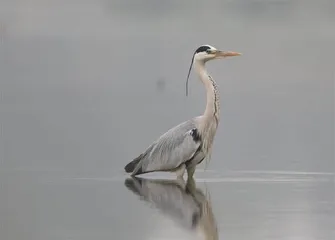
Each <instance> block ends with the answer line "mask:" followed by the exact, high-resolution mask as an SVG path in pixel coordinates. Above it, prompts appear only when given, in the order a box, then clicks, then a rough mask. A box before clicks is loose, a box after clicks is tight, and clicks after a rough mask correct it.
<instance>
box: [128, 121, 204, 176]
mask: <svg viewBox="0 0 335 240" xmlns="http://www.w3.org/2000/svg"><path fill="white" fill-rule="evenodd" d="M200 144H201V141H200V135H199V132H198V131H197V128H196V124H195V119H192V120H189V121H186V122H183V123H181V124H179V125H177V126H176V127H174V128H172V129H170V130H169V131H168V132H166V133H165V134H163V135H162V136H161V137H160V138H159V139H158V140H157V141H156V142H154V143H153V144H152V145H151V146H150V147H149V148H148V149H147V151H146V152H145V153H144V154H142V157H141V160H140V161H139V163H138V165H137V166H136V168H135V170H134V172H133V174H134V175H135V174H140V173H145V172H152V171H169V170H173V169H175V168H177V167H179V166H180V165H181V164H182V163H184V162H186V161H187V160H189V159H191V158H192V157H193V156H194V154H195V153H196V152H197V150H198V149H199V147H200Z"/></svg>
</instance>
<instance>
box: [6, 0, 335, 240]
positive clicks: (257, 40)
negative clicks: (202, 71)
mask: <svg viewBox="0 0 335 240" xmlns="http://www.w3.org/2000/svg"><path fill="white" fill-rule="evenodd" d="M334 13H335V2H334V1H333V0H328V1H327V0H320V1H316V0H234V1H228V0H225V1H219V0H216V1H214V0H208V1H193V0H192V1H191V0H188V1H177V0H173V1H157V0H145V1H144V0H143V1H130V0H118V1H116V0H115V1H112V0H97V1H92V0H21V1H19V0H0V41H1V42H0V122H1V137H0V159H1V161H0V229H1V230H0V238H1V239H4V240H12V239H13V240H18V239H34V240H38V239H51V240H52V239H57V240H59V239H67V240H70V239H71V240H74V239H80V240H84V239H134V238H135V237H136V239H159V238H158V237H157V236H156V237H155V238H153V237H152V235H153V234H155V233H156V234H158V233H157V232H159V231H161V232H162V233H164V234H163V235H165V234H166V235H167V234H168V233H171V232H174V228H173V227H172V226H171V224H170V225H169V224H168V222H166V221H163V220H164V219H163V217H162V216H160V215H157V214H156V213H155V212H154V211H153V210H151V209H149V208H147V207H146V205H144V204H143V203H142V202H141V201H139V200H138V199H137V198H136V197H135V196H134V195H131V193H130V192H129V191H127V190H126V188H125V187H124V186H123V181H124V178H125V174H124V172H123V167H124V165H125V164H126V163H127V162H128V161H130V160H131V159H133V158H134V157H136V156H137V155H138V154H140V153H141V152H142V151H143V150H144V149H145V148H146V147H148V145H149V144H150V143H151V142H152V141H154V140H155V139H156V138H157V137H158V136H159V135H160V134H162V133H164V132H165V131H166V130H168V129H169V128H170V127H172V126H174V125H176V124H178V123H180V122H182V121H184V120H187V119H189V118H191V117H194V116H197V115H199V114H202V112H203V110H204V107H205V91H204V89H203V86H202V85H201V83H200V81H199V80H198V79H197V78H196V76H195V74H194V73H192V74H191V79H190V89H189V90H190V95H189V97H185V80H186V75H187V71H188V67H189V64H190V61H191V57H192V53H193V52H194V50H195V49H196V48H197V47H198V46H199V45H201V44H211V45H213V46H215V47H217V48H220V49H223V50H232V51H239V52H242V53H243V56H241V57H236V58H232V59H226V60H222V61H214V62H210V63H209V64H208V69H209V72H210V74H211V75H212V77H213V78H214V79H215V80H216V81H217V83H218V84H219V90H220V93H221V97H220V98H221V114H222V117H221V123H220V127H219V129H218V132H217V135H216V139H215V143H214V148H213V155H212V161H211V162H210V164H209V166H208V170H210V171H208V172H205V173H204V174H205V175H208V176H209V180H211V179H220V177H222V176H224V177H223V181H222V182H220V181H218V182H213V183H209V184H208V185H209V187H210V188H211V196H212V204H213V208H214V215H215V217H216V219H217V222H218V229H219V231H220V234H219V235H220V236H221V239H222V238H224V239H239V240H240V239H249V240H253V239H257V240H260V239H276V240H277V239H304V240H312V239H313V240H314V239H318V240H330V239H334V237H333V236H334V234H335V232H334V226H333V222H334V182H333V178H334V78H335V46H334V43H335V14H334ZM231 170H233V171H254V172H253V173H252V174H254V175H252V176H253V177H254V178H252V177H250V176H249V175H243V174H242V173H236V172H233V173H232V176H233V177H232V178H229V176H230V175H229V174H231V172H232V171H231ZM262 171H264V175H266V176H265V177H264V175H262V174H263V173H262ZM272 171H275V172H276V173H272ZM278 172H283V173H282V175H281V173H279V174H278ZM292 172H293V173H292ZM305 172H309V173H305ZM310 172H313V173H314V175H313V174H310ZM225 174H228V180H227V181H225V179H227V176H226V175H225ZM276 174H278V175H276ZM202 176H203V173H201V172H196V175H195V177H196V178H197V177H198V178H201V177H202ZM236 176H237V177H236ZM241 176H242V177H241ZM318 176H319V177H318ZM249 177H250V179H251V180H250V181H249V180H248V179H249ZM278 178H279V180H284V182H282V183H278V182H276V181H277V180H278ZM229 179H230V180H233V181H232V182H229ZM255 179H256V180H255ZM253 180H255V181H253ZM257 180H259V182H257ZM285 180H286V182H285ZM234 181H237V182H234ZM129 225H130V226H132V227H131V228H129ZM153 232H154V233H153ZM299 237H300V238H299ZM165 239H166V238H165Z"/></svg>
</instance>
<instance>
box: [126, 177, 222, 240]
mask: <svg viewBox="0 0 335 240" xmlns="http://www.w3.org/2000/svg"><path fill="white" fill-rule="evenodd" d="M125 185H126V187H127V188H128V189H129V190H131V191H132V192H133V193H135V194H136V195H138V196H140V199H141V200H145V201H147V202H149V203H150V204H151V205H152V206H153V207H155V208H157V209H159V210H160V211H161V213H162V214H163V215H165V216H166V217H169V218H170V219H172V220H173V221H175V222H176V223H177V224H178V226H180V227H181V228H183V229H184V230H187V231H189V232H193V233H195V234H196V235H198V236H199V235H200V237H201V239H206V240H216V239H218V231H217V225H216V221H215V218H214V215H213V212H212V207H211V203H210V199H209V196H208V195H207V196H206V195H205V194H204V193H203V191H202V190H201V189H199V188H196V184H195V182H194V180H193V179H192V180H190V179H189V180H188V181H187V183H185V182H184V181H182V180H174V181H173V180H171V181H170V180H154V179H143V178H135V177H134V178H129V179H126V181H125Z"/></svg>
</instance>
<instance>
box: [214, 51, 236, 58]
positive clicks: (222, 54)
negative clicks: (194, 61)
mask: <svg viewBox="0 0 335 240" xmlns="http://www.w3.org/2000/svg"><path fill="white" fill-rule="evenodd" d="M240 55H242V53H238V52H224V51H217V52H216V53H215V57H234V56H240Z"/></svg>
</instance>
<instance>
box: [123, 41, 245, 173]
mask: <svg viewBox="0 0 335 240" xmlns="http://www.w3.org/2000/svg"><path fill="white" fill-rule="evenodd" d="M239 55H241V54H240V53H237V52H230V51H220V50H218V49H216V48H215V47H213V46H210V45H202V46H200V47H199V48H197V49H196V50H195V52H194V54H193V57H192V61H191V65H190V68H189V71H188V75H187V79H186V95H187V93H188V79H189V76H190V72H191V69H192V66H194V69H195V71H196V73H197V75H198V77H199V78H200V80H201V82H202V83H203V85H204V86H205V88H206V95H207V103H206V108H205V111H204V114H203V115H201V116H197V117H194V118H192V119H190V120H188V121H185V122H183V123H181V124H179V125H177V126H175V127H173V128H171V129H170V130H168V131H167V132H166V133H164V134H163V135H161V136H160V137H159V138H158V139H157V140H156V141H155V142H153V143H152V144H151V145H150V146H149V147H148V148H147V149H146V150H145V151H144V152H143V153H141V154H140V155H139V156H138V157H136V158H135V159H134V160H132V161H131V162H129V163H128V164H127V165H126V166H125V167H124V169H125V171H126V172H127V173H131V175H132V176H135V175H139V174H144V173H149V172H157V171H168V172H176V174H177V177H178V178H182V177H183V175H184V173H185V170H187V175H188V177H189V178H192V177H193V174H194V172H195V168H196V166H197V165H198V164H200V163H201V162H202V161H203V160H204V159H205V158H206V160H210V157H211V153H212V144H213V141H214V136H215V133H216V130H217V127H218V124H219V120H220V102H219V92H218V87H217V84H216V82H215V81H214V79H213V78H212V77H211V76H210V75H209V74H208V73H207V70H206V68H205V63H206V62H208V61H209V60H213V59H220V58H225V57H233V56H239Z"/></svg>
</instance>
